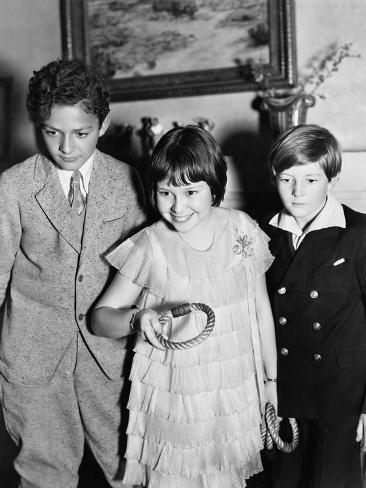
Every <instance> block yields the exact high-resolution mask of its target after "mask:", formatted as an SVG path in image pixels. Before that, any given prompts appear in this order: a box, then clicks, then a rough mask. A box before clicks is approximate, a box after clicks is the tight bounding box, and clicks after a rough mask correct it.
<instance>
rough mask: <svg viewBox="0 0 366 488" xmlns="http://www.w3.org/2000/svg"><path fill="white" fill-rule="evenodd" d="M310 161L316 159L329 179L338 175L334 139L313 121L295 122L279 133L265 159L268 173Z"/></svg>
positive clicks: (337, 148) (339, 163) (338, 153)
mask: <svg viewBox="0 0 366 488" xmlns="http://www.w3.org/2000/svg"><path fill="white" fill-rule="evenodd" d="M309 163H319V165H320V167H321V168H322V169H323V171H324V173H325V175H326V177H327V178H328V181H330V180H331V179H332V178H334V177H335V176H337V175H338V173H339V172H340V171H341V167H342V155H341V148H340V145H339V143H338V141H337V139H336V138H335V137H334V136H333V135H332V134H331V133H330V132H329V131H328V130H327V129H325V128H324V127H320V126H319V125H315V124H306V125H298V126H295V127H292V128H291V129H289V130H288V131H286V132H285V133H283V134H281V135H280V136H279V137H278V138H277V140H276V141H275V142H274V144H273V146H272V149H271V152H270V155H269V159H268V166H269V170H270V171H271V174H273V173H275V174H276V173H281V172H282V171H285V170H286V169H289V168H291V167H292V166H299V165H303V164H309Z"/></svg>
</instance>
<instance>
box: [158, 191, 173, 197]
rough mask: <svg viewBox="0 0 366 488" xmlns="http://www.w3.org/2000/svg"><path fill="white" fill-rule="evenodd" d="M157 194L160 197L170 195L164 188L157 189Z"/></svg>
mask: <svg viewBox="0 0 366 488" xmlns="http://www.w3.org/2000/svg"><path fill="white" fill-rule="evenodd" d="M158 193H159V195H161V196H162V197H168V196H169V195H170V192H168V191H164V190H159V191H158Z"/></svg>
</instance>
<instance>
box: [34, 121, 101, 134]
mask: <svg viewBox="0 0 366 488" xmlns="http://www.w3.org/2000/svg"><path fill="white" fill-rule="evenodd" d="M41 126H42V127H47V128H48V129H53V130H57V131H59V132H62V131H61V130H60V129H58V128H57V127H53V126H52V125H49V124H46V122H43V124H41ZM92 128H93V126H91V125H87V126H83V127H80V128H77V129H73V132H80V131H82V130H88V129H92Z"/></svg>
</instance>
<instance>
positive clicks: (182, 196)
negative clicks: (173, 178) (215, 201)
mask: <svg viewBox="0 0 366 488" xmlns="http://www.w3.org/2000/svg"><path fill="white" fill-rule="evenodd" d="M156 206H157V208H158V210H159V212H160V215H161V216H162V217H163V218H164V219H165V220H166V221H167V222H169V223H170V224H171V225H172V226H173V227H174V229H175V230H176V231H177V232H190V231H191V230H193V229H197V228H198V227H199V226H200V225H201V224H202V223H203V222H204V221H205V220H206V218H207V217H208V215H210V211H211V206H212V194H211V189H210V187H209V186H208V184H207V183H206V182H205V181H198V182H196V183H189V184H188V185H181V186H173V185H172V184H171V183H170V182H169V179H165V180H163V181H160V182H159V183H158V184H157V188H156Z"/></svg>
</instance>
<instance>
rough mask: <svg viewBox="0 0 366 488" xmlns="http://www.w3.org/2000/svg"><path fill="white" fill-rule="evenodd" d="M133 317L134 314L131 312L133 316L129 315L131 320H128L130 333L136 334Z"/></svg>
mask: <svg viewBox="0 0 366 488" xmlns="http://www.w3.org/2000/svg"><path fill="white" fill-rule="evenodd" d="M135 315H136V312H133V314H132V315H131V319H130V330H131V331H132V332H136V330H135Z"/></svg>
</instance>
